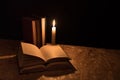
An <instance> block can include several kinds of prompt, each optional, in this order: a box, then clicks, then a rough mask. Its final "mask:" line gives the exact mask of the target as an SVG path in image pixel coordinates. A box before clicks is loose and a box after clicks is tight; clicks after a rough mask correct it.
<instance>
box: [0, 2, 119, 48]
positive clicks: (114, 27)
mask: <svg viewBox="0 0 120 80" xmlns="http://www.w3.org/2000/svg"><path fill="white" fill-rule="evenodd" d="M112 5H113V3H110V1H109V0H100V1H89V0H80V1H78V0H68V1H66V0H6V1H4V3H3V7H1V27H0V28H1V29H0V38H2V39H16V40H22V23H21V22H22V18H23V17H46V19H47V33H46V34H47V35H46V37H47V41H46V42H50V40H51V26H52V24H51V23H52V20H53V19H56V27H57V40H56V41H57V43H63V44H73V45H84V46H93V47H104V48H115V49H120V45H119V43H120V42H119V41H120V39H119V33H120V31H119V29H118V27H119V25H118V20H117V18H118V15H117V12H116V9H117V8H116V7H115V6H114V7H113V6H112ZM117 11H118V10H117Z"/></svg>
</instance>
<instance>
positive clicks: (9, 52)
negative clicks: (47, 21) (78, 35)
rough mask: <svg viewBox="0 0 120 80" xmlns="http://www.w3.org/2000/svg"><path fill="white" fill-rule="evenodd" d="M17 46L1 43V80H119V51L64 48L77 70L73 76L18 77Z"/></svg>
mask: <svg viewBox="0 0 120 80" xmlns="http://www.w3.org/2000/svg"><path fill="white" fill-rule="evenodd" d="M18 43H19V41H17V40H4V39H0V80H120V50H115V49H104V48H93V47H85V46H75V45H63V44H61V47H62V48H63V49H64V51H65V52H66V53H67V54H68V56H70V57H71V58H72V60H71V61H70V62H71V63H72V64H73V66H74V67H75V68H76V71H75V72H74V73H68V74H62V75H61V74H57V73H54V72H48V74H51V75H49V76H46V75H43V73H41V72H37V73H29V74H19V72H18V65H17V57H16V55H17V51H18V49H17V47H18Z"/></svg>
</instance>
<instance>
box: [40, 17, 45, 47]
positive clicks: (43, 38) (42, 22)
mask: <svg viewBox="0 0 120 80" xmlns="http://www.w3.org/2000/svg"><path fill="white" fill-rule="evenodd" d="M41 24H42V46H43V45H45V18H42V19H41Z"/></svg>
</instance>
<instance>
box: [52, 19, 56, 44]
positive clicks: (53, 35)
mask: <svg viewBox="0 0 120 80" xmlns="http://www.w3.org/2000/svg"><path fill="white" fill-rule="evenodd" d="M55 39H56V27H55V19H54V20H53V26H52V44H55V42H56V41H55Z"/></svg>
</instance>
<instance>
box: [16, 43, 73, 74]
mask: <svg viewBox="0 0 120 80" xmlns="http://www.w3.org/2000/svg"><path fill="white" fill-rule="evenodd" d="M20 45H21V47H20V49H19V53H18V64H19V70H20V73H28V72H36V71H46V70H47V71H49V70H61V69H62V70H63V69H69V68H71V64H70V62H69V60H71V58H70V57H69V56H68V55H67V54H66V53H65V52H64V51H63V49H62V48H61V47H60V46H59V45H51V44H47V45H44V46H42V47H40V48H39V47H37V46H36V45H34V44H31V43H26V42H23V41H22V42H21V43H20Z"/></svg>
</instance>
